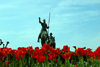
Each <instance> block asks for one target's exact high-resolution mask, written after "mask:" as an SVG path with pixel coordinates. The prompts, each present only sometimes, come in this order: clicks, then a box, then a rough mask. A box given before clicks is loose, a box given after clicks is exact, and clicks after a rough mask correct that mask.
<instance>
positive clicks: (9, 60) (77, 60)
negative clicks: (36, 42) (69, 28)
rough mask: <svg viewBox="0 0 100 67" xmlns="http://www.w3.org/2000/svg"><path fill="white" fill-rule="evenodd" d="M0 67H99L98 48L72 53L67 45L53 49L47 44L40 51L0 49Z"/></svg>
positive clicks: (36, 49)
mask: <svg viewBox="0 0 100 67" xmlns="http://www.w3.org/2000/svg"><path fill="white" fill-rule="evenodd" d="M0 67H100V47H98V48H97V49H96V50H95V51H91V49H90V48H87V49H83V48H76V49H75V51H74V52H72V51H70V47H68V46H67V45H65V46H63V49H60V48H56V49H54V48H52V47H50V45H49V44H44V46H43V47H42V48H41V49H39V47H35V48H34V49H33V47H32V46H29V47H19V48H18V49H16V50H15V49H11V48H0Z"/></svg>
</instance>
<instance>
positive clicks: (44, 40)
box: [37, 17, 49, 46]
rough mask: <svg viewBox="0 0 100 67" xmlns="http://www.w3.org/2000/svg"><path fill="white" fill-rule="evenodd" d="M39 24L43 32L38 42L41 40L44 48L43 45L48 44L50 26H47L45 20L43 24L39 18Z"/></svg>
mask: <svg viewBox="0 0 100 67" xmlns="http://www.w3.org/2000/svg"><path fill="white" fill-rule="evenodd" d="M39 23H40V24H41V26H42V29H41V32H40V34H39V36H38V40H37V41H38V42H39V39H41V44H42V46H43V44H44V43H47V40H48V32H47V29H49V26H47V24H46V21H45V19H44V20H43V22H41V19H40V17H39Z"/></svg>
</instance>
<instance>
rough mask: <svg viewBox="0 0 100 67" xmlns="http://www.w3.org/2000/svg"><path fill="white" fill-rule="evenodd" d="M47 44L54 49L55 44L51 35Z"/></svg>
mask: <svg viewBox="0 0 100 67" xmlns="http://www.w3.org/2000/svg"><path fill="white" fill-rule="evenodd" d="M48 43H49V44H50V46H51V47H53V48H56V47H55V45H56V43H55V37H53V36H52V33H50V36H49V40H48Z"/></svg>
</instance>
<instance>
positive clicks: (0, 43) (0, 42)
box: [0, 39, 9, 48]
mask: <svg viewBox="0 0 100 67" xmlns="http://www.w3.org/2000/svg"><path fill="white" fill-rule="evenodd" d="M2 44H3V48H4V47H5V48H7V46H8V44H9V41H7V43H6V45H5V44H4V43H3V42H2V39H0V45H2Z"/></svg>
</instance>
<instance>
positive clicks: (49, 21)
mask: <svg viewBox="0 0 100 67" xmlns="http://www.w3.org/2000/svg"><path fill="white" fill-rule="evenodd" d="M49 24H50V12H49V20H48V26H49ZM49 28H50V26H49ZM48 34H49V29H48Z"/></svg>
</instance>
